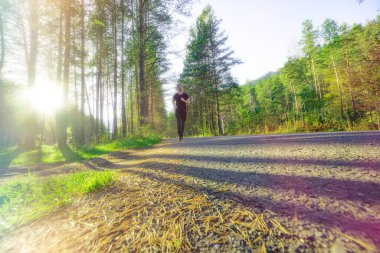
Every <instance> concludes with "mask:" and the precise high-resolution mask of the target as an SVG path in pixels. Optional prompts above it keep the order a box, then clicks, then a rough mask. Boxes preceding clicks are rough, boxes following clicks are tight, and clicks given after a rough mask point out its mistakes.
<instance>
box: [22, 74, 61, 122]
mask: <svg viewBox="0 0 380 253" xmlns="http://www.w3.org/2000/svg"><path fill="white" fill-rule="evenodd" d="M22 97H23V100H24V101H25V102H27V103H28V104H29V105H30V106H31V108H32V109H33V110H34V111H35V112H37V113H40V114H43V115H52V114H54V113H55V112H56V111H57V110H58V109H59V108H61V107H62V104H63V96H62V91H61V89H60V88H59V87H58V86H57V85H56V84H54V83H53V82H50V81H49V80H47V79H41V78H40V79H37V81H36V85H35V87H33V88H32V89H30V90H26V91H25V92H24V94H22Z"/></svg>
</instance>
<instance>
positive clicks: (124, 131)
mask: <svg viewBox="0 0 380 253" xmlns="http://www.w3.org/2000/svg"><path fill="white" fill-rule="evenodd" d="M121 11H122V13H121V131H122V134H123V137H125V136H126V135H127V115H126V110H125V104H126V101H125V66H124V41H125V33H124V15H125V6H124V1H121Z"/></svg>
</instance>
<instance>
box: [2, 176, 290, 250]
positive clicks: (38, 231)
mask: <svg viewBox="0 0 380 253" xmlns="http://www.w3.org/2000/svg"><path fill="white" fill-rule="evenodd" d="M48 234H49V235H50V237H49V238H50V239H48V240H47V237H46V236H47V235H48ZM285 240H286V241H287V242H286V243H285ZM290 241H294V238H292V236H291V235H290V233H289V232H288V231H287V230H286V228H284V227H283V226H282V225H281V224H280V223H279V222H278V221H277V220H276V219H275V218H273V217H270V216H269V214H259V213H254V212H252V210H248V209H247V208H245V207H243V206H241V205H239V204H237V203H236V202H234V201H232V200H228V199H225V200H221V199H217V198H213V197H212V196H210V195H207V194H202V193H199V192H197V191H194V190H192V189H188V188H184V187H181V186H179V185H176V184H172V183H162V182H159V181H156V180H151V179H148V178H141V177H139V176H136V175H133V174H126V175H125V176H123V177H122V178H121V180H120V182H119V183H117V185H116V186H114V187H112V188H111V189H110V190H109V191H107V192H103V193H102V192H100V193H96V194H93V195H90V196H88V197H85V198H83V199H80V200H78V201H76V202H75V203H74V205H73V206H71V207H69V208H67V210H64V211H61V212H58V213H56V214H53V215H50V216H48V217H46V219H43V220H41V221H40V222H35V223H33V224H31V225H30V226H26V227H24V228H21V229H19V230H18V231H14V232H13V233H10V234H9V235H8V236H7V237H4V238H3V239H2V241H0V246H1V247H2V248H4V249H7V251H8V252H14V251H19V250H22V249H24V250H25V249H32V251H33V249H38V252H52V251H53V252H58V251H64V250H70V251H78V252H79V251H81V252H83V251H85V252H90V251H91V252H94V250H95V251H98V252H115V251H116V252H117V251H119V252H121V251H132V252H134V251H170V252H173V251H202V250H204V251H210V250H213V251H230V250H233V249H236V250H244V249H247V248H250V249H257V250H262V251H264V252H265V249H271V250H276V249H278V250H281V251H285V250H286V249H288V248H289V247H290V246H289V245H290V244H291V243H290Z"/></svg>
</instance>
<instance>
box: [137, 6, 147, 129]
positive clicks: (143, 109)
mask: <svg viewBox="0 0 380 253" xmlns="http://www.w3.org/2000/svg"><path fill="white" fill-rule="evenodd" d="M145 1H146V0H139V13H138V15H139V22H138V23H139V26H138V28H139V29H138V31H139V93H140V94H139V96H140V101H139V103H140V107H139V109H140V113H139V117H140V118H139V125H140V126H143V125H145V124H146V123H147V122H146V121H147V108H146V87H145V18H144V17H145Z"/></svg>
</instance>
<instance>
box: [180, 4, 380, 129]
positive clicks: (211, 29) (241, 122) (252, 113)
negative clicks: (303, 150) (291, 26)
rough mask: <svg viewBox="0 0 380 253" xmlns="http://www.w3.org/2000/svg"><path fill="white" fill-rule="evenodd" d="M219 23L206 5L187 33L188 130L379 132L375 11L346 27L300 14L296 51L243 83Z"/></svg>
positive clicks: (379, 39)
mask: <svg viewBox="0 0 380 253" xmlns="http://www.w3.org/2000/svg"><path fill="white" fill-rule="evenodd" d="M220 23H221V22H220V20H218V19H217V17H216V15H215V13H214V12H213V11H212V9H211V7H207V8H206V9H205V10H204V12H203V13H202V15H201V16H200V17H198V19H197V22H196V25H195V26H194V27H193V28H192V30H191V32H190V41H189V43H188V46H187V55H186V59H185V68H184V71H183V73H182V75H181V78H180V80H181V82H183V83H184V84H185V87H186V90H188V91H189V93H190V94H192V96H193V105H192V107H191V110H190V115H189V118H190V120H189V121H190V122H191V124H190V125H189V126H188V127H189V132H190V134H191V135H220V134H254V133H272V132H316V131H350V130H375V129H376V130H379V125H380V124H379V123H380V114H379V112H380V99H379V95H380V85H379V84H380V67H379V66H380V16H378V17H377V18H376V19H374V20H372V21H370V22H368V23H367V24H365V25H361V24H354V25H352V26H351V27H350V26H348V25H347V24H340V25H339V24H337V22H335V21H334V20H331V19H327V20H325V21H324V22H323V24H321V25H320V26H319V27H315V25H314V24H313V23H312V21H311V20H305V21H304V22H303V24H302V26H303V29H302V39H301V41H299V46H300V49H301V50H302V51H301V52H300V54H299V55H296V56H289V58H288V60H287V61H286V63H285V64H284V66H283V67H282V68H281V69H279V70H277V71H275V72H270V73H268V74H266V75H265V76H263V77H262V78H259V79H258V80H254V81H248V82H247V83H245V84H243V85H239V83H238V82H237V81H236V80H235V79H234V78H233V77H232V76H231V72H230V70H231V67H233V65H235V64H239V63H241V62H240V61H239V59H235V58H233V57H232V54H233V51H232V50H231V49H230V48H229V47H227V46H226V41H227V36H226V35H225V34H224V33H223V32H221V29H220ZM251 57H254V56H251Z"/></svg>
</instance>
